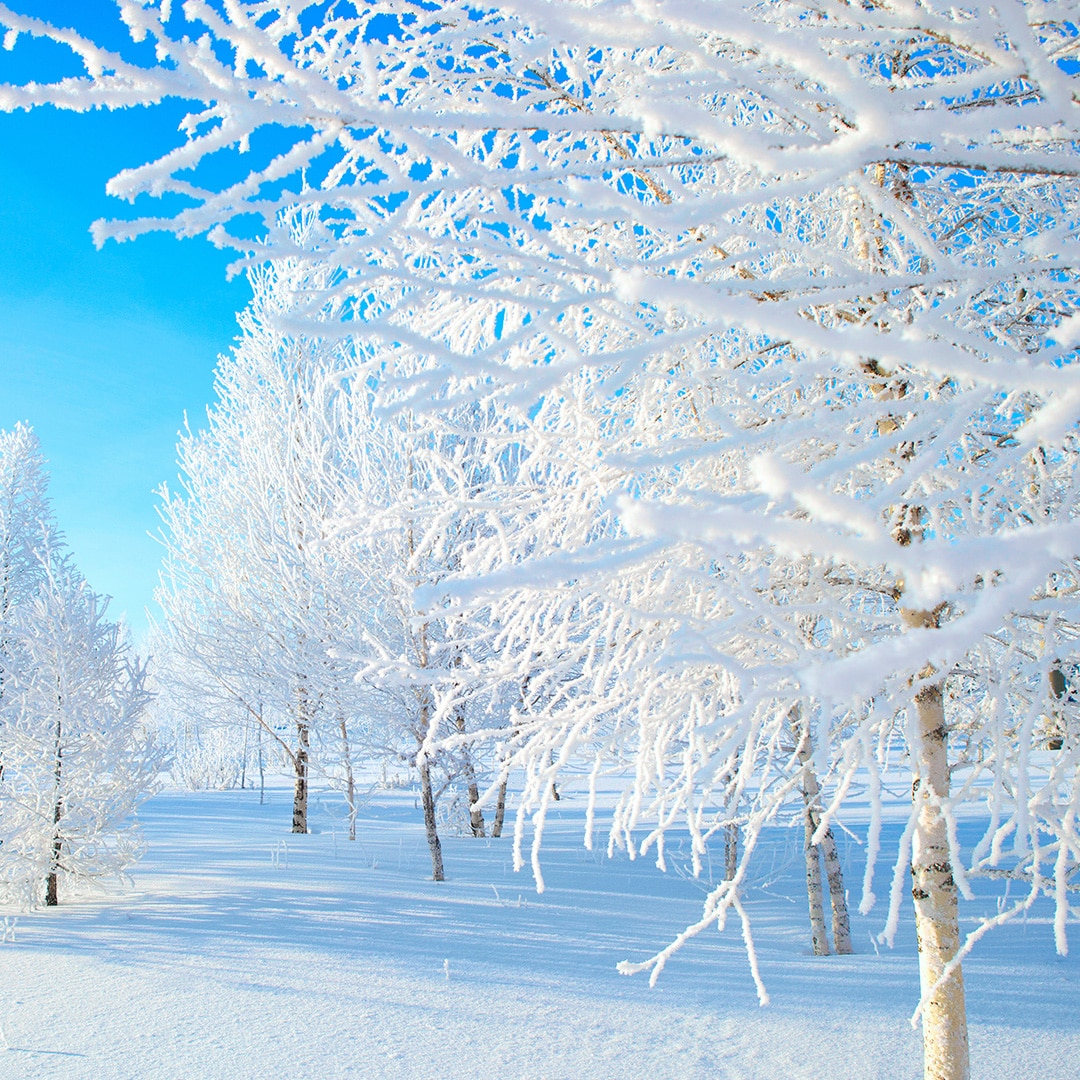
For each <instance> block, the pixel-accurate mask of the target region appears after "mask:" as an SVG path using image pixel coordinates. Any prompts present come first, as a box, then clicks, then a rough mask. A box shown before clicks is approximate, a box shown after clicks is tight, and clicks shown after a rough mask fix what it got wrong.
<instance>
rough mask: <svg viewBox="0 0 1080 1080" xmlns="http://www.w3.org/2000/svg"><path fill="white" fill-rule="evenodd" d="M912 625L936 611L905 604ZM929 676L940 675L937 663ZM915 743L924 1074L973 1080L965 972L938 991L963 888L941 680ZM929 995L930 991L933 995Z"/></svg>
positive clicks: (923, 710)
mask: <svg viewBox="0 0 1080 1080" xmlns="http://www.w3.org/2000/svg"><path fill="white" fill-rule="evenodd" d="M903 617H904V623H905V625H906V626H908V627H912V628H915V627H926V628H929V627H934V626H936V625H937V616H936V614H935V613H934V612H930V611H917V610H905V611H904V612H903ZM922 674H923V677H924V678H927V677H930V676H932V675H933V674H934V670H933V668H931V667H927V668H926V669H924V671H923V673H922ZM915 713H916V715H915V745H914V746H913V747H912V751H913V755H912V764H913V773H914V779H913V783H912V798H913V800H914V802H915V807H916V815H917V818H916V826H915V833H914V836H913V837H912V845H911V894H912V897H913V899H914V901H915V930H916V934H917V936H918V942H919V982H920V987H921V990H922V994H923V998H924V1006H923V1013H922V1026H923V1076H924V1078H925V1080H968V1078H969V1077H970V1075H971V1073H970V1064H969V1055H968V1031H967V1011H966V1006H965V1002H964V976H963V972H962V971H961V968H960V966H959V965H957V967H956V968H955V969H954V970H953V971H952V973H951V974H950V975H949V977H948V979H946V980H945V981H944V982H943V983H942V984H941V986H939V987H938V988H937V989H936V990H934V991H933V992H932V993H931V992H930V991H931V988H932V987H933V986H934V985H935V984H936V983H937V982H938V980H939V979H940V978H941V975H942V972H943V971H944V970H945V967H946V965H948V963H949V962H950V961H951V960H952V959H953V957H955V956H956V953H957V951H958V950H959V948H960V923H959V917H958V911H957V888H956V881H955V879H954V877H953V870H952V856H951V854H950V852H949V837H948V831H947V827H946V822H945V818H944V815H943V814H942V812H941V800H943V799H945V798H947V797H948V794H949V762H948V748H947V741H946V729H945V702H944V696H943V692H942V684H941V682H934V683H930V684H927V685H924V686H922V687H921V689H919V690H918V691H916V694H915ZM927 995H929V996H927Z"/></svg>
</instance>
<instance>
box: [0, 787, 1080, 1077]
mask: <svg viewBox="0 0 1080 1080" xmlns="http://www.w3.org/2000/svg"><path fill="white" fill-rule="evenodd" d="M267 796H268V797H267V802H266V804H265V805H259V796H258V793H257V792H252V791H250V790H244V791H230V792H200V793H187V792H179V791H166V792H164V793H162V794H159V795H157V796H155V797H154V798H153V799H152V800H151V801H150V802H148V803H147V804H146V805H145V807H144V808H143V811H142V814H141V816H142V818H143V821H144V826H145V832H146V837H147V840H148V842H149V848H148V852H147V855H146V857H145V858H144V859H143V861H142V863H141V864H140V865H139V867H138V868H137V870H136V871H135V873H134V875H133V887H132V888H130V889H128V890H126V891H121V892H118V893H116V894H113V895H109V896H102V897H95V898H92V899H89V900H86V899H83V900H78V901H73V902H69V903H63V899H62V903H61V906H60V907H59V908H58V909H53V910H50V911H38V912H33V913H31V914H29V915H23V916H20V917H19V919H18V922H17V924H16V925H15V927H14V932H13V935H12V933H11V931H10V920H9V923H8V925H9V932H8V934H7V937H8V939H9V940H6V941H5V942H4V943H3V944H0V970H2V972H3V974H2V977H0V1021H2V1027H3V1039H0V1080H31V1078H48V1080H54V1078H55V1080H114V1078H115V1080H134V1078H138V1080H156V1078H173V1077H176V1078H180V1077H183V1078H185V1080H200V1078H207V1080H233V1078H237V1080H241V1078H242V1080H256V1078H259V1080H261V1078H266V1080H270V1078H273V1080H279V1078H281V1080H285V1078H287V1080H306V1078H309V1077H310V1078H318V1080H332V1078H337V1077H377V1078H381V1077H387V1078H391V1077H394V1078H396V1077H401V1078H410V1080H411V1078H420V1080H426V1078H432V1080H438V1078H471V1077H477V1078H484V1080H488V1078H491V1080H495V1078H498V1080H525V1078H530V1080H533V1078H534V1080H555V1078H567V1080H570V1078H573V1080H592V1078H595V1080H615V1078H622V1077H626V1078H647V1080H663V1078H666V1077H672V1078H675V1077H680V1078H697V1077H701V1078H710V1080H714V1078H717V1080H719V1078H732V1080H734V1078H741V1080H771V1078H774V1077H775V1078H777V1080H779V1078H783V1080H793V1078H838V1080H860V1078H870V1077H881V1078H893V1077H898V1078H899V1077H903V1078H912V1080H915V1078H917V1077H920V1076H921V1075H922V1068H921V1048H920V1038H919V1035H918V1033H917V1032H915V1031H913V1030H912V1028H911V1026H910V1024H909V1022H908V1017H909V1016H910V1014H911V1011H912V1009H913V1007H914V1005H915V1003H916V1001H917V998H918V989H917V982H918V975H917V962H916V955H915V944H914V935H913V932H912V930H911V927H910V913H909V912H908V913H907V915H908V917H907V918H906V920H905V922H904V925H903V928H902V930H901V933H900V935H899V936H898V938H897V944H896V947H895V948H894V949H892V950H889V949H886V948H885V947H884V946H881V947H880V955H878V951H877V950H875V948H874V945H873V943H872V941H871V937H872V935H873V934H875V933H877V932H878V931H880V929H881V922H882V919H883V917H884V905H883V904H881V903H879V905H878V908H877V909H875V911H873V912H871V913H870V915H869V916H860V915H858V914H857V913H855V912H853V915H852V918H853V936H854V939H855V942H856V948H857V950H858V954H857V955H855V956H852V957H843V958H839V957H828V958H814V957H813V956H811V955H810V953H809V948H808V941H809V933H808V929H807V918H806V914H805V902H804V899H803V892H802V889H803V884H802V860H801V851H800V849H799V843H800V837H801V834H800V832H799V831H798V830H796V829H783V828H780V827H777V829H776V830H775V832H774V833H772V834H770V835H769V836H767V837H766V839H765V841H763V842H765V843H767V845H768V849H767V857H766V858H765V859H763V860H761V861H760V862H759V870H758V874H757V876H756V877H755V878H754V880H753V881H752V882H751V885H750V888H749V889H748V890H747V892H746V896H745V902H746V907H747V910H748V912H749V914H750V917H751V919H752V920H753V927H754V934H755V939H756V945H757V950H758V957H759V960H760V963H761V967H762V974H763V976H764V979H765V981H766V984H767V987H768V990H769V992H770V995H771V998H772V1004H771V1005H770V1006H769V1007H768V1008H764V1009H763V1008H760V1007H759V1006H758V1004H757V999H756V996H755V990H754V986H753V983H752V981H751V978H750V975H749V973H748V970H747V964H746V957H745V952H744V947H743V943H742V938H741V933H740V929H739V926H738V922H737V920H735V921H734V922H733V923H732V924H731V925H729V926H728V928H727V930H726V931H725V932H724V933H722V934H717V933H715V932H712V933H709V934H707V935H705V936H704V937H701V938H698V939H697V940H696V941H694V942H691V943H690V944H689V945H688V946H687V947H686V948H685V949H684V950H683V951H682V952H680V953H679V954H678V955H677V956H676V957H675V958H674V959H673V960H672V961H671V962H670V964H669V965H668V967H667V968H666V969H665V971H664V974H663V975H662V976H661V979H660V982H659V984H658V986H657V987H656V988H655V989H650V988H649V985H648V981H647V978H646V977H645V976H635V977H631V978H626V977H623V976H620V975H619V974H617V972H616V970H615V965H616V963H617V962H618V961H620V960H623V959H635V960H636V959H640V958H642V957H643V956H646V955H649V954H651V953H652V952H653V951H655V950H656V949H657V948H659V947H661V946H663V945H664V944H665V943H666V942H667V941H668V940H670V938H671V937H672V936H673V935H674V934H675V933H677V932H678V931H679V930H681V929H682V927H683V926H685V925H686V924H688V923H690V922H693V921H695V920H696V919H697V918H698V916H699V914H700V910H701V909H700V905H701V900H702V897H703V896H704V892H705V886H704V883H701V882H695V881H693V880H690V879H688V878H687V877H686V876H685V875H681V874H679V873H677V872H669V873H668V874H667V875H664V874H661V873H660V872H659V871H658V870H657V869H656V868H655V867H654V866H653V865H652V863H651V860H645V859H641V860H638V861H636V862H630V861H629V860H627V859H626V857H625V856H621V857H618V858H616V859H614V860H608V859H607V858H606V857H605V856H604V855H603V854H601V853H599V852H596V853H590V852H588V851H586V850H585V849H584V847H583V845H582V840H581V837H582V820H583V815H584V808H583V806H582V805H581V803H582V801H581V800H577V799H574V798H572V797H571V798H568V799H564V800H563V801H562V802H561V803H560V804H558V808H557V811H556V812H555V813H554V814H553V815H552V818H551V819H550V820H549V823H548V826H547V831H546V834H545V845H544V865H545V877H546V881H547V891H546V892H545V893H544V894H543V895H542V896H538V895H537V894H536V892H535V891H534V889H533V888H532V884H531V881H530V879H529V878H528V877H527V876H526V874H525V873H520V874H515V873H514V872H513V869H512V858H511V844H512V840H511V838H509V837H506V838H503V839H499V840H490V839H489V840H475V839H473V838H471V837H470V838H466V837H447V838H445V839H444V850H445V857H446V864H447V874H448V879H449V880H447V881H446V882H444V883H442V884H435V883H433V882H431V881H429V880H426V876H427V874H428V873H429V867H430V864H429V862H428V855H427V849H426V844H425V841H424V836H423V829H422V825H421V820H420V812H419V810H418V809H416V797H415V795H414V794H413V793H412V792H411V791H408V790H400V789H399V790H390V791H380V792H376V793H375V795H373V797H372V798H371V800H370V801H369V802H368V804H367V805H366V807H365V809H364V812H363V815H362V817H361V820H360V828H359V839H358V840H357V841H356V842H354V843H350V842H349V841H348V839H347V837H346V832H345V829H344V826H343V824H342V823H341V820H340V812H339V806H338V803H337V802H336V801H335V800H336V797H335V796H332V795H330V794H327V795H326V796H325V797H323V796H320V797H318V798H317V799H316V801H315V805H314V806H313V812H312V823H313V829H314V831H313V833H312V835H308V836H294V835H291V834H290V833H288V831H287V829H288V825H289V820H290V802H289V798H290V793H289V791H288V790H287V789H286V788H285V787H284V786H280V787H274V788H272V789H269V790H268V793H267ZM508 824H509V822H508ZM668 855H669V862H671V863H673V864H676V866H677V865H678V864H679V863H680V860H679V857H678V852H677V850H675V849H673V848H670V847H669V852H668ZM846 856H847V865H846V870H847V873H848V876H849V882H852V883H854V882H857V881H858V880H859V879H860V875H861V865H859V863H860V859H859V848H858V846H857V845H856V844H854V843H853V842H850V841H849V842H848V844H847V852H846ZM686 861H688V859H687V860H686ZM852 887H854V886H852ZM877 891H878V893H879V895H882V894H883V893H884V892H885V891H886V882H885V881H884V880H882V881H880V882H879V883H877ZM853 906H854V905H853ZM995 910H996V906H995V902H994V900H993V898H992V896H991V894H990V892H989V891H986V893H985V895H983V896H982V898H981V899H977V900H975V901H973V902H965V903H964V905H963V906H962V916H963V918H964V929H965V931H968V930H970V929H972V928H974V927H975V926H976V925H978V923H977V920H978V917H979V916H983V917H985V916H988V915H991V914H993V913H994V911H995ZM1050 922H1051V912H1050V910H1049V907H1047V909H1045V910H1042V909H1038V908H1037V909H1036V911H1035V912H1034V914H1033V916H1032V917H1029V918H1028V920H1027V921H1026V922H1025V923H1021V922H1017V923H1013V924H1009V925H1007V926H1005V927H1003V928H1001V929H999V930H997V931H995V932H993V933H992V934H991V935H989V937H987V938H986V939H984V940H983V942H981V943H980V945H979V946H978V947H977V948H976V950H975V953H974V954H973V955H972V957H970V958H969V960H968V961H966V962H965V977H966V983H967V991H968V1011H969V1020H970V1026H971V1040H972V1075H973V1076H975V1077H978V1078H980V1080H994V1078H1002V1080H1005V1078H1008V1080H1025V1078H1039V1080H1055V1078H1058V1080H1066V1078H1070V1077H1075V1076H1076V1075H1077V1062H1078V1061H1080V1010H1078V1009H1077V1003H1078V1001H1080V996H1078V989H1080V965H1078V962H1077V960H1076V959H1075V951H1074V955H1073V956H1071V957H1066V958H1060V957H1057V956H1056V955H1055V954H1054V951H1053V935H1052V929H1051V926H1050ZM12 937H13V940H11V938H12Z"/></svg>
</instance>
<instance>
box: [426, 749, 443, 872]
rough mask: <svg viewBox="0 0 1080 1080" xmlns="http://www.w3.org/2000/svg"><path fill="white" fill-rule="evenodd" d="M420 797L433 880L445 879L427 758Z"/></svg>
mask: <svg viewBox="0 0 1080 1080" xmlns="http://www.w3.org/2000/svg"><path fill="white" fill-rule="evenodd" d="M420 797H421V800H422V801H423V804H424V828H425V829H426V830H427V842H428V848H429V849H430V850H431V880H432V881H443V880H445V875H444V874H443V861H442V842H441V841H440V840H439V833H438V830H437V829H436V827H435V795H434V793H433V792H432V790H431V766H430V765H429V764H428V761H427V758H425V759H424V760H423V761H422V762H421V764H420Z"/></svg>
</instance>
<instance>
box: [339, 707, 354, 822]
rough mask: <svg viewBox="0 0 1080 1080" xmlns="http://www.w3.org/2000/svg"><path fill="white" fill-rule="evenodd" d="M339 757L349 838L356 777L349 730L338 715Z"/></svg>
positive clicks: (352, 818) (352, 817)
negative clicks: (343, 780)
mask: <svg viewBox="0 0 1080 1080" xmlns="http://www.w3.org/2000/svg"><path fill="white" fill-rule="evenodd" d="M338 720H339V722H340V725H341V758H342V761H343V762H344V764H345V803H346V805H347V806H348V808H349V839H350V840H355V839H356V779H355V777H354V776H353V767H352V753H351V752H350V750H349V732H348V729H347V728H346V727H345V717H344V716H340V717H338Z"/></svg>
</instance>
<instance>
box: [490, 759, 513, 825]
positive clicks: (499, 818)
mask: <svg viewBox="0 0 1080 1080" xmlns="http://www.w3.org/2000/svg"><path fill="white" fill-rule="evenodd" d="M509 779H510V777H509V774H508V773H503V778H502V780H501V781H500V782H499V798H498V800H497V801H496V803H495V820H494V821H493V822H492V823H491V835H492V836H495V837H499V836H502V830H503V821H504V820H505V818H506V784H507V781H508V780H509Z"/></svg>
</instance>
